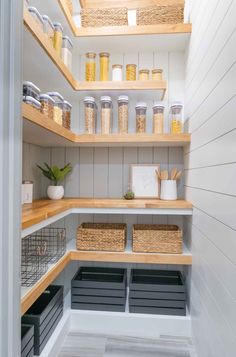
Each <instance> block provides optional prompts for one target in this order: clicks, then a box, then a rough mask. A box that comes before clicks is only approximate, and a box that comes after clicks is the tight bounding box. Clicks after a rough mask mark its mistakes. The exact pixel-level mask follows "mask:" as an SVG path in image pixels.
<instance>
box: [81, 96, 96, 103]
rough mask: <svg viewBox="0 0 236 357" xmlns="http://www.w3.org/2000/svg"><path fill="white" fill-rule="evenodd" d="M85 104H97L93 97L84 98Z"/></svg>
mask: <svg viewBox="0 0 236 357" xmlns="http://www.w3.org/2000/svg"><path fill="white" fill-rule="evenodd" d="M84 103H95V99H94V98H93V97H84Z"/></svg>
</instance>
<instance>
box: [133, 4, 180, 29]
mask: <svg viewBox="0 0 236 357" xmlns="http://www.w3.org/2000/svg"><path fill="white" fill-rule="evenodd" d="M183 20H184V6H183V5H166V6H151V7H146V8H139V9H137V25H138V26H141V25H158V24H179V23H182V22H183Z"/></svg>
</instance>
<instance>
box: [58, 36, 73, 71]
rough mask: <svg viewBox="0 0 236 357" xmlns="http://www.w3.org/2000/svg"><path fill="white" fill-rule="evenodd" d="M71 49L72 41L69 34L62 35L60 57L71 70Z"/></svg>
mask: <svg viewBox="0 0 236 357" xmlns="http://www.w3.org/2000/svg"><path fill="white" fill-rule="evenodd" d="M72 50H73V43H72V41H71V39H70V37H69V36H63V37H62V48H61V59H62V61H63V62H64V63H65V65H66V66H67V68H68V69H69V70H70V72H71V71H72Z"/></svg>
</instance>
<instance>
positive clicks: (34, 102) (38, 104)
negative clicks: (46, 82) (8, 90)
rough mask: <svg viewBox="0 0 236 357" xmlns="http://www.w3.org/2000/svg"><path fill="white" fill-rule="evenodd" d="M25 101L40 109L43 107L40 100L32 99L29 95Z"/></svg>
mask: <svg viewBox="0 0 236 357" xmlns="http://www.w3.org/2000/svg"><path fill="white" fill-rule="evenodd" d="M23 101H24V102H26V103H28V102H30V103H32V104H35V105H36V106H37V107H39V108H40V107H41V103H40V102H39V101H38V100H36V99H34V98H33V97H30V96H29V95H27V96H25V97H24V98H23Z"/></svg>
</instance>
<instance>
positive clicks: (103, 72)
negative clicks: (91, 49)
mask: <svg viewBox="0 0 236 357" xmlns="http://www.w3.org/2000/svg"><path fill="white" fill-rule="evenodd" d="M99 57H100V81H108V80H109V57H110V54H109V53H107V52H102V53H99Z"/></svg>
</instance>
